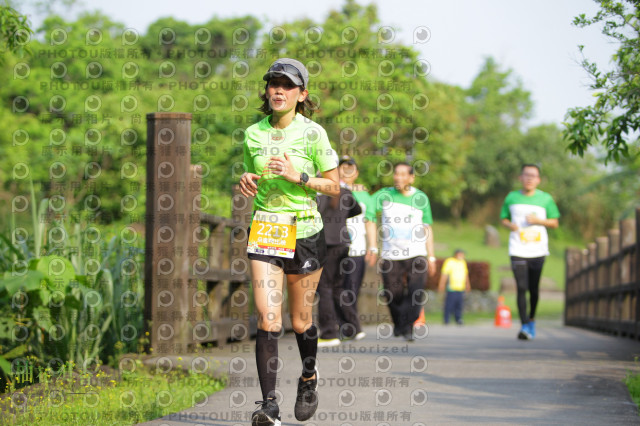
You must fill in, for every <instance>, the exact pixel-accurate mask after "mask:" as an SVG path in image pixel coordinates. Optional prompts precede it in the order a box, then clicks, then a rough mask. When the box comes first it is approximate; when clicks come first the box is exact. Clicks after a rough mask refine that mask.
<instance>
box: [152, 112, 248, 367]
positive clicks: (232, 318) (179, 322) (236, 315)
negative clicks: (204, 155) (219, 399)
mask: <svg viewBox="0 0 640 426" xmlns="http://www.w3.org/2000/svg"><path fill="white" fill-rule="evenodd" d="M201 186H202V170H201V167H200V166H198V165H193V164H191V114H187V113H152V114H148V115H147V201H146V210H147V212H146V214H145V244H146V247H145V274H144V278H145V327H146V331H147V332H148V333H149V336H150V339H149V347H150V348H152V349H153V352H154V354H156V355H164V354H179V353H187V352H190V351H192V350H193V349H194V348H195V347H196V344H198V343H210V342H226V341H227V340H228V339H230V338H231V339H238V340H242V339H244V338H248V334H249V332H248V330H249V323H250V315H249V309H250V305H249V297H248V295H249V292H248V284H249V282H250V278H251V277H250V272H249V267H248V260H247V258H246V254H245V250H244V249H243V248H244V247H245V246H246V238H247V236H246V227H247V214H250V212H251V205H250V202H248V200H247V199H246V198H244V197H242V196H240V195H239V194H238V193H237V189H235V188H234V197H233V205H232V217H231V218H223V217H218V216H213V215H210V214H205V213H203V212H202V211H201V204H202V201H203V196H202V194H201ZM211 202H215V201H213V200H212V201H211ZM205 207H206V206H205ZM147 349H149V348H147Z"/></svg>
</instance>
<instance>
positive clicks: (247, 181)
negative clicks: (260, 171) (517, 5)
mask: <svg viewBox="0 0 640 426" xmlns="http://www.w3.org/2000/svg"><path fill="white" fill-rule="evenodd" d="M258 179H260V176H258V175H257V174H255V173H245V174H243V175H242V177H241V178H240V192H242V195H244V196H245V197H255V196H256V194H257V193H258V185H257V184H256V182H255V181H257V180H258Z"/></svg>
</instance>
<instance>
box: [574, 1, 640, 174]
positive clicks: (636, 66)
mask: <svg viewBox="0 0 640 426" xmlns="http://www.w3.org/2000/svg"><path fill="white" fill-rule="evenodd" d="M598 3H599V4H600V10H599V11H598V12H597V13H596V15H595V16H594V17H592V18H588V17H587V16H586V15H585V14H581V15H580V16H577V17H576V18H575V19H574V21H573V24H574V25H576V26H578V27H586V26H589V25H594V24H598V23H602V24H603V28H602V32H603V34H605V35H607V36H608V37H610V38H611V39H612V40H613V41H614V42H616V43H618V45H619V47H618V50H617V52H616V53H615V54H614V55H613V57H612V60H613V63H614V68H613V69H612V70H609V71H604V70H602V69H600V68H599V67H598V66H597V64H596V63H595V62H591V61H589V60H588V59H586V58H584V59H583V61H582V67H583V68H584V69H585V70H586V71H587V72H588V73H589V75H590V76H591V77H592V79H593V81H592V83H591V86H590V87H591V89H592V90H594V91H595V93H594V96H595V97H596V102H595V104H594V105H592V106H588V107H576V108H572V109H570V110H569V111H568V112H567V123H565V136H566V138H567V140H569V142H570V144H569V149H570V150H571V151H572V152H573V153H576V154H578V155H580V156H582V155H584V153H585V152H586V150H587V148H588V147H589V146H591V145H594V144H602V145H603V146H604V147H605V149H606V159H605V162H607V161H610V160H613V161H615V162H616V163H621V161H622V159H623V158H626V159H629V158H631V159H633V158H634V157H636V156H638V153H639V152H640V151H639V150H638V149H639V148H640V146H639V145H638V130H640V56H638V52H639V51H640V8H638V2H636V1H622V2H621V1H613V0H600V1H599V2H598ZM579 47H580V51H581V52H582V51H583V49H584V46H579Z"/></svg>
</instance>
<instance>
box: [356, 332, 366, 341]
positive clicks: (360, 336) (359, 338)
mask: <svg viewBox="0 0 640 426" xmlns="http://www.w3.org/2000/svg"><path fill="white" fill-rule="evenodd" d="M366 335H367V333H365V332H364V331H361V332H360V333H358V334H356V335H355V336H353V340H362V339H364V338H365V336H366Z"/></svg>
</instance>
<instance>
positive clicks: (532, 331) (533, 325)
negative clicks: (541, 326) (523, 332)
mask: <svg viewBox="0 0 640 426" xmlns="http://www.w3.org/2000/svg"><path fill="white" fill-rule="evenodd" d="M527 325H528V326H529V334H530V335H531V338H532V339H533V338H534V337H536V322H535V321H533V320H529V324H527Z"/></svg>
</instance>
